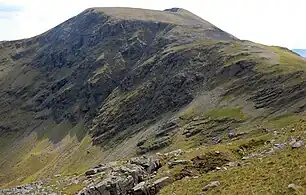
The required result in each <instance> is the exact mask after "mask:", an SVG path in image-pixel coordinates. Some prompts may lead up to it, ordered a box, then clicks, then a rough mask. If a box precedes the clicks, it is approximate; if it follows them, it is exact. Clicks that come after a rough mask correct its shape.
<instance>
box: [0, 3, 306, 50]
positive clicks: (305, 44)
mask: <svg viewBox="0 0 306 195" xmlns="http://www.w3.org/2000/svg"><path fill="white" fill-rule="evenodd" d="M304 5H306V2H303V1H302V0H293V1H290V2H288V1H287V2H286V1H276V0H271V1H269V2H265V1H263V0H259V1H256V2H251V1H248V2H246V1H243V0H236V1H235V3H233V2H227V1H225V0H219V1H218V2H216V1H212V0H204V1H201V2H199V1H196V0H190V1H188V2H186V1H181V0H178V1H173V0H170V1H167V2H163V1H160V0H158V1H154V2H142V1H140V0H131V1H128V2H126V1H123V0H115V1H112V2H101V1H99V0H88V1H86V2H83V1H80V0H77V1H73V2H72V1H64V2H60V1H59V0H55V1H52V2H41V1H38V0H23V1H22V0H0V25H1V26H2V28H3V29H5V30H2V31H1V32H0V41H10V40H18V39H25V38H30V37H34V36H37V35H40V34H42V33H44V32H46V31H48V30H50V29H52V28H54V27H55V26H57V25H59V24H61V23H62V22H64V21H66V20H68V19H69V18H71V17H73V16H75V15H77V14H79V13H80V12H82V11H83V10H85V9H88V8H91V7H133V8H142V9H151V10H160V11H162V10H165V9H169V8H174V7H178V8H182V9H186V10H188V11H190V12H192V13H194V14H196V15H198V16H199V17H201V18H203V19H204V20H206V21H208V22H210V23H212V24H213V25H215V26H217V27H218V28H220V29H222V30H224V31H226V32H228V33H230V34H232V35H234V36H235V37H237V38H239V39H242V40H250V41H253V42H257V43H261V44H265V45H276V46H282V47H287V48H290V49H304V48H306V39H305V38H304V35H305V34H306V27H304V26H303V25H301V23H302V19H303V18H305V16H306V13H304V12H303V9H302V8H303V6H304ZM54 13H56V14H54ZM258 13H260V14H258ZM284 27H285V28H284ZM293 29H294V30H293Z"/></svg>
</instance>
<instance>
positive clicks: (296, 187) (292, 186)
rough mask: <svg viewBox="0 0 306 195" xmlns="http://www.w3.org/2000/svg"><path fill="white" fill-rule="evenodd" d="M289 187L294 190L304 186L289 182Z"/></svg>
mask: <svg viewBox="0 0 306 195" xmlns="http://www.w3.org/2000/svg"><path fill="white" fill-rule="evenodd" d="M288 188H289V189H292V190H299V189H301V188H302V187H301V186H298V185H296V184H294V183H292V184H289V185H288Z"/></svg>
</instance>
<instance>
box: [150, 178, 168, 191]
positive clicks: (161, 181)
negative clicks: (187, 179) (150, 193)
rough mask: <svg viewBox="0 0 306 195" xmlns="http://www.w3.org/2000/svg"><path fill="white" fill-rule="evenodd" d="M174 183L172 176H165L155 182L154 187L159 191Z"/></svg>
mask: <svg viewBox="0 0 306 195" xmlns="http://www.w3.org/2000/svg"><path fill="white" fill-rule="evenodd" d="M170 183H172V179H171V178H170V177H163V178H160V179H158V180H156V181H154V182H153V187H154V188H155V191H156V192H159V191H160V190H161V189H162V188H163V187H165V186H167V185H169V184H170Z"/></svg>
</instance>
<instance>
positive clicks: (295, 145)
mask: <svg viewBox="0 0 306 195" xmlns="http://www.w3.org/2000/svg"><path fill="white" fill-rule="evenodd" d="M303 146H304V141H302V140H299V141H295V142H293V143H292V144H291V147H292V149H296V148H301V147H303Z"/></svg>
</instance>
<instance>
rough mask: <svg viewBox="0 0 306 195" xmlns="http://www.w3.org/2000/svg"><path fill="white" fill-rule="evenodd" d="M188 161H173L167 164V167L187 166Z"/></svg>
mask: <svg viewBox="0 0 306 195" xmlns="http://www.w3.org/2000/svg"><path fill="white" fill-rule="evenodd" d="M189 162H190V161H189V160H175V161H172V162H168V165H169V167H173V166H176V165H186V164H188V163H189Z"/></svg>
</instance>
